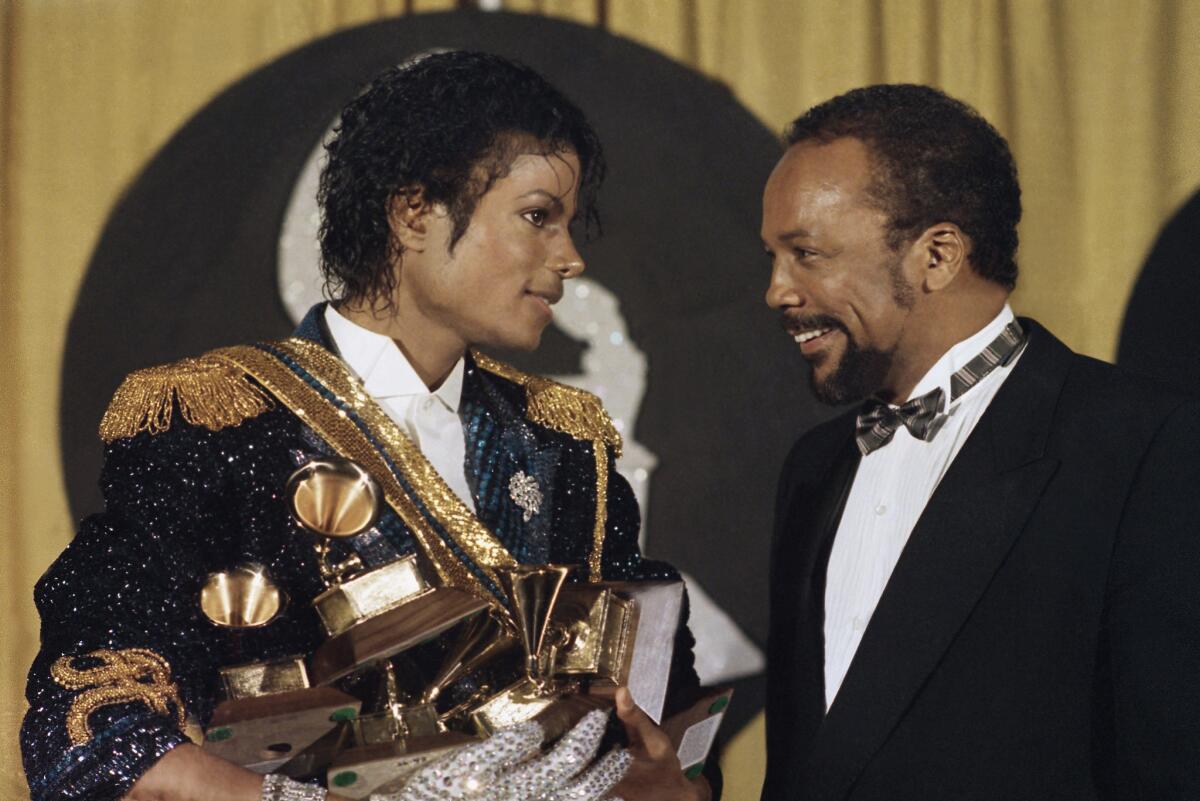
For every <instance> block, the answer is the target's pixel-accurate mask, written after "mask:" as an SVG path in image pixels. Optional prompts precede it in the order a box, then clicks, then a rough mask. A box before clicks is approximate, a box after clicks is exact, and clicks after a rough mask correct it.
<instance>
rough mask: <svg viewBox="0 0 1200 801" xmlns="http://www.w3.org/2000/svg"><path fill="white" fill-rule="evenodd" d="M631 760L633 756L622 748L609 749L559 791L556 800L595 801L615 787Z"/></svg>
mask: <svg viewBox="0 0 1200 801" xmlns="http://www.w3.org/2000/svg"><path fill="white" fill-rule="evenodd" d="M632 762H633V756H632V755H631V754H630V753H629V752H628V751H626V750H625V749H623V748H618V749H615V750H612V751H609V752H608V753H607V754H605V755H604V756H603V757H602V758H601V759H600V761H599V762H597V763H596V764H595V765H594V766H593V767H592V768H591V769H590V770H588V772H587V773H585V774H583V776H581V777H580V778H578V779H576V780H575V781H573V782H571V783H570V784H568V785H567V786H566V788H564V789H563V790H562V791H561V792H559V794H558V796H557V799H556V801H596V799H599V798H603V797H604V794H605V793H607V792H608V791H609V790H611V789H612V788H613V787H616V785H617V782H619V781H621V778H622V777H623V776H624V775H625V771H626V770H628V769H629V765H630V763H632Z"/></svg>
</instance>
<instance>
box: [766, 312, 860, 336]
mask: <svg viewBox="0 0 1200 801" xmlns="http://www.w3.org/2000/svg"><path fill="white" fill-rule="evenodd" d="M779 324H780V326H782V327H783V330H784V331H787V332H788V333H789V334H790V333H793V332H796V331H803V330H805V329H809V328H836V329H838V330H839V331H843V332H844V331H846V326H845V325H843V324H842V321H841V320H839V319H838V318H836V317H833V316H832V315H828V314H797V313H792V314H788V313H787V312H784V313H783V314H782V315H781V316H780V318H779Z"/></svg>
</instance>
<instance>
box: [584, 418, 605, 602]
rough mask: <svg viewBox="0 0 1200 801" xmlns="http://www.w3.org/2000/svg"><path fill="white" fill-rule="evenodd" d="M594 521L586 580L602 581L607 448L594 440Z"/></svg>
mask: <svg viewBox="0 0 1200 801" xmlns="http://www.w3.org/2000/svg"><path fill="white" fill-rule="evenodd" d="M592 451H593V453H594V454H595V457H596V522H595V524H594V525H593V527H592V552H591V553H589V554H588V581H591V582H597V581H604V559H603V557H604V535H605V534H606V533H607V530H608V449H607V448H605V447H604V443H603V442H602V441H600V440H596V441H595V442H593V443H592Z"/></svg>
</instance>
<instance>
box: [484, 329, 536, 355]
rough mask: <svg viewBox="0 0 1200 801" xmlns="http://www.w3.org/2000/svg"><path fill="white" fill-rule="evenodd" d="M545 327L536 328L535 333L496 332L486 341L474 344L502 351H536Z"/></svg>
mask: <svg viewBox="0 0 1200 801" xmlns="http://www.w3.org/2000/svg"><path fill="white" fill-rule="evenodd" d="M544 330H545V327H544V326H543V327H541V328H538V329H537V330H536V331H506V332H497V333H496V334H494V335H493V336H490V337H488V338H487V339H486V340H483V341H480V342H478V343H476V344H478V345H484V346H487V347H493V348H501V349H503V350H521V351H525V352H526V353H529V352H531V351H535V350H537V349H538V346H539V345H541V344H542V332H543V331H544Z"/></svg>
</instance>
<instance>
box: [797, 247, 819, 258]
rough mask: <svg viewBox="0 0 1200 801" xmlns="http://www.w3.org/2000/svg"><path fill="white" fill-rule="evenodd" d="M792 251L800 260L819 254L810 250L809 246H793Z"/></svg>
mask: <svg viewBox="0 0 1200 801" xmlns="http://www.w3.org/2000/svg"><path fill="white" fill-rule="evenodd" d="M792 253H793V254H794V255H795V256H796V258H797V259H800V260H804V259H807V258H808V257H809V256H815V255H817V254H816V253H814V252H813V251H811V250H808V249H807V248H792Z"/></svg>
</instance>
